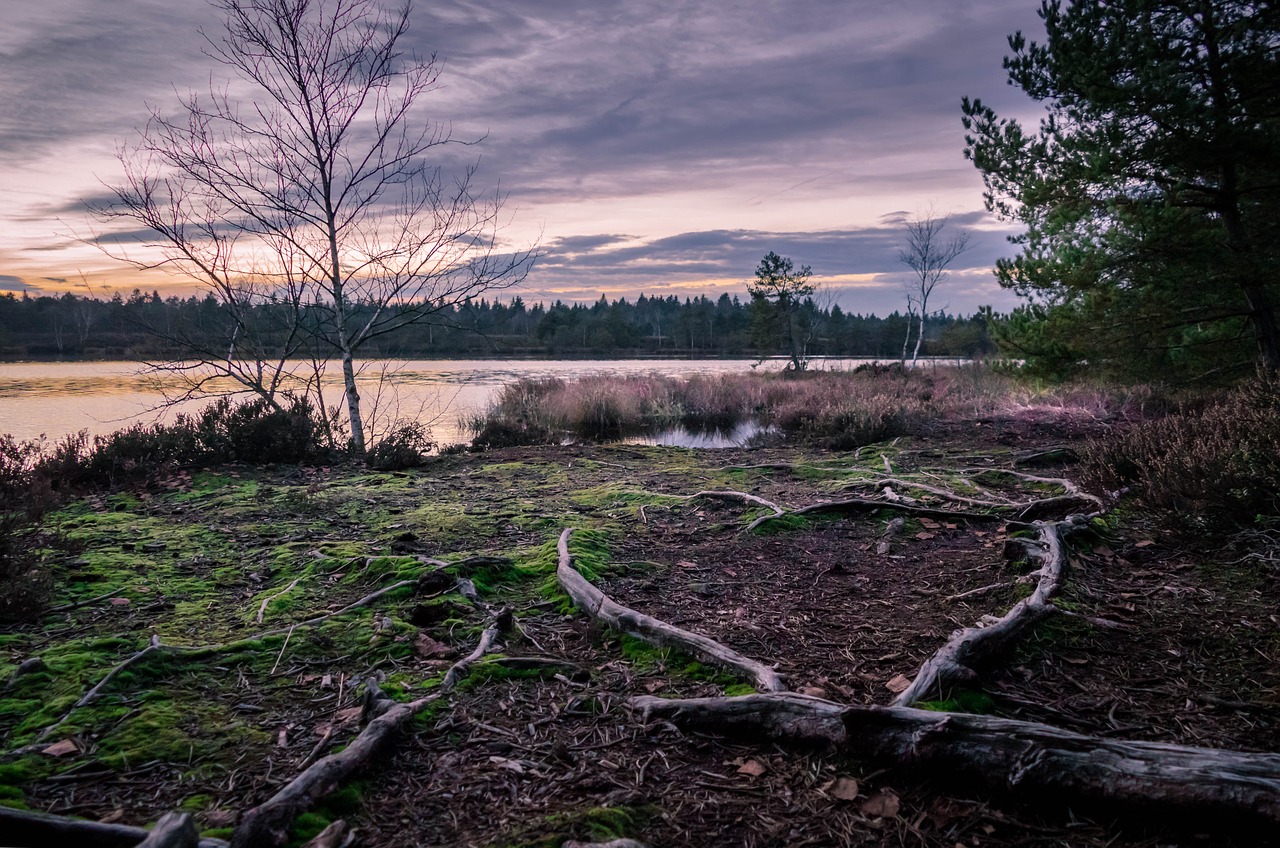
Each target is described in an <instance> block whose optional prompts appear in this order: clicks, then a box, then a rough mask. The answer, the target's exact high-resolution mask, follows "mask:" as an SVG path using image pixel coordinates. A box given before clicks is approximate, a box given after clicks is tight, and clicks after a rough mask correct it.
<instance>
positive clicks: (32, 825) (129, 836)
mask: <svg viewBox="0 0 1280 848" xmlns="http://www.w3.org/2000/svg"><path fill="white" fill-rule="evenodd" d="M169 815H173V814H172V813H170V814H169ZM187 819H188V821H189V820H190V817H189V816H187ZM161 821H164V819H163V818H162V819H161ZM171 821H172V820H171ZM179 824H180V822H179ZM158 828H159V825H157V829H158ZM0 833H3V834H4V836H3V842H4V844H5V845H13V846H30V848H44V846H46V845H74V846H77V848H134V846H139V845H142V844H143V841H144V840H146V839H147V838H148V837H149V836H150V835H151V834H153V833H155V831H154V830H152V831H148V830H146V829H144V828H141V827H130V826H129V825H123V824H103V823H101V822H92V821H85V820H83V819H72V818H66V817H63V816H55V815H52V814H50V813H37V812H32V811H31V810H15V809H13V808H11V807H4V806H0ZM192 833H193V834H194V829H193V830H192ZM146 844H147V845H148V846H149V848H151V846H154V845H157V844H179V845H184V844H190V845H198V846H200V848H227V843H226V842H223V841H222V840H221V839H199V840H198V841H193V842H190V843H181V842H180V843H153V842H148V843H146Z"/></svg>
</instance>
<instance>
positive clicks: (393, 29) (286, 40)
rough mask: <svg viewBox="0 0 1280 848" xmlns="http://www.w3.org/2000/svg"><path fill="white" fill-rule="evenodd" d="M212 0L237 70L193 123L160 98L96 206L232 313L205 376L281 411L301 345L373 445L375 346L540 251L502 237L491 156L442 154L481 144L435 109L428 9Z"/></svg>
mask: <svg viewBox="0 0 1280 848" xmlns="http://www.w3.org/2000/svg"><path fill="white" fill-rule="evenodd" d="M210 2H211V3H212V5H213V6H215V7H216V8H218V9H219V10H220V11H221V12H222V13H223V15H224V21H223V31H222V32H221V33H218V34H217V37H214V36H211V35H209V34H206V33H202V34H203V35H204V36H205V39H206V42H207V47H206V49H205V53H206V55H208V56H210V57H211V58H213V59H214V60H216V61H217V62H219V63H220V64H222V65H223V66H225V67H226V68H227V69H229V70H230V71H231V73H232V75H233V77H234V81H233V82H229V83H227V84H226V85H225V86H224V87H221V88H218V87H216V86H213V85H211V86H210V90H209V92H208V93H207V94H204V93H200V94H197V93H195V92H192V93H190V94H188V95H187V96H185V97H182V98H180V109H179V110H178V114H177V116H172V115H169V114H166V113H165V112H163V111H161V110H160V109H157V108H154V107H153V108H152V110H151V116H150V120H149V121H148V123H147V124H146V126H145V128H144V129H142V130H141V131H140V135H139V139H138V140H137V142H136V143H135V144H133V145H131V146H128V147H126V148H123V149H122V150H121V153H120V159H121V162H122V163H123V165H124V174H125V178H124V182H123V184H122V185H120V186H117V187H113V189H112V191H113V194H114V197H113V200H112V201H111V202H110V203H108V204H106V205H104V206H101V207H98V208H97V209H96V210H95V211H96V212H97V213H98V214H99V216H100V218H101V219H104V220H106V221H109V222H110V221H115V222H119V221H127V222H131V223H133V224H134V225H135V226H139V227H140V229H139V230H138V231H137V232H135V233H133V234H131V235H132V237H133V238H135V239H136V240H138V241H139V242H140V243H141V244H142V245H143V246H145V247H146V248H150V250H141V251H138V250H131V251H125V250H123V249H121V248H120V247H119V246H115V247H109V248H108V249H109V251H110V252H112V254H113V255H116V256H118V257H119V258H122V259H124V260H125V261H129V262H132V263H133V264H134V265H135V266H137V267H140V268H150V267H164V268H167V269H169V270H171V271H173V272H175V273H177V274H179V275H182V276H184V277H187V278H190V279H193V280H196V281H197V282H199V283H200V284H201V285H202V286H204V287H205V288H206V289H207V290H208V291H210V292H211V293H213V294H214V296H216V297H217V298H218V300H219V301H220V302H221V304H222V305H223V307H224V308H225V312H226V316H227V322H226V326H225V328H224V329H225V333H223V334H222V335H221V336H220V339H221V340H220V342H217V343H215V342H214V341H213V339H212V338H210V337H205V338H202V339H201V340H200V341H199V342H197V341H195V340H188V341H189V342H190V344H188V347H187V349H188V350H189V351H191V361H190V362H188V363H186V364H184V365H183V366H180V367H182V368H187V369H190V371H191V373H193V374H199V375H200V376H199V377H198V378H193V381H192V386H193V387H195V388H198V387H200V386H201V383H202V381H203V380H205V379H206V378H207V377H206V375H208V374H209V373H211V372H212V373H214V374H216V375H217V376H219V377H229V378H231V379H232V380H234V381H235V382H236V384H237V385H238V386H240V387H242V388H243V389H244V390H246V391H250V392H252V393H255V394H257V395H258V396H260V397H263V398H265V399H266V400H268V401H269V402H271V403H272V404H276V403H277V401H276V397H277V395H278V393H279V392H280V391H282V386H284V385H285V384H286V383H287V379H288V376H289V374H288V372H289V367H290V366H289V359H290V358H292V357H295V356H303V355H311V356H319V357H320V358H321V359H323V360H325V361H328V360H331V359H333V358H337V359H339V360H340V361H341V368H342V382H343V387H344V394H345V401H346V404H345V406H346V417H347V420H348V424H349V426H350V434H351V443H352V446H353V448H354V450H355V452H356V453H358V454H362V453H364V451H365V447H366V431H365V421H364V419H363V418H362V409H361V400H360V394H359V391H358V388H357V385H356V367H355V364H354V363H355V359H356V358H357V355H358V354H359V352H360V350H361V348H362V347H363V346H364V345H365V344H366V343H368V342H369V341H370V340H371V339H375V338H377V337H379V336H382V335H384V334H386V333H389V332H392V331H394V330H396V329H398V328H401V327H404V326H406V325H408V324H412V323H417V322H422V321H426V320H430V319H431V316H432V315H434V314H436V313H438V312H440V311H441V310H443V309H446V308H448V307H450V306H452V305H453V304H456V303H459V302H462V301H464V300H465V299H466V298H468V297H473V296H476V295H478V294H479V293H481V292H484V291H486V290H490V289H494V288H503V287H506V286H509V285H512V284H514V283H516V282H518V281H520V280H521V279H523V277H524V275H525V274H526V273H527V272H528V269H529V267H530V265H531V263H532V260H533V251H532V250H531V249H529V250H514V251H509V250H506V249H504V248H503V247H502V246H501V244H500V242H499V237H498V234H499V231H500V230H501V225H502V224H503V223H504V221H503V219H502V202H501V197H500V196H497V195H495V196H493V197H492V198H490V199H481V198H480V197H479V196H478V195H477V192H476V189H475V188H474V186H473V180H474V177H475V165H474V164H473V165H470V166H467V167H464V168H463V170H462V172H461V173H458V174H455V175H452V176H449V175H446V174H445V172H444V171H443V169H442V167H441V166H440V165H439V164H438V163H433V162H432V161H431V159H430V157H431V156H433V155H439V154H441V153H443V151H442V150H440V148H442V147H444V146H446V145H458V144H471V143H474V142H468V141H460V140H458V139H455V138H454V137H453V136H452V132H451V130H450V129H449V127H448V126H447V125H445V124H442V123H439V122H436V121H428V120H426V119H425V118H424V116H423V115H422V107H423V105H424V104H423V102H422V101H423V100H424V98H425V96H426V95H427V94H429V93H430V92H432V91H433V90H434V89H435V88H436V85H437V81H438V79H439V75H440V64H439V63H438V62H437V60H436V58H435V57H434V56H431V57H429V58H426V59H422V58H419V57H417V56H415V55H413V54H411V53H408V52H406V51H405V50H404V49H403V48H402V47H401V43H402V41H403V38H404V35H405V33H406V32H407V30H408V28H409V16H410V6H409V4H408V3H406V4H405V5H404V6H403V7H402V8H400V9H399V10H397V11H394V12H389V11H387V10H385V9H383V8H382V7H381V6H380V5H378V3H377V2H375V0H210ZM245 92H252V93H251V94H246V93H245ZM156 256H159V257H160V258H159V259H157V258H155V257H156Z"/></svg>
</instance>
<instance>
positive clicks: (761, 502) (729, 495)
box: [689, 492, 787, 532]
mask: <svg viewBox="0 0 1280 848" xmlns="http://www.w3.org/2000/svg"><path fill="white" fill-rule="evenodd" d="M695 498H708V499H712V500H720V501H743V502H744V503H749V504H755V505H756V506H762V507H764V508H765V509H769V510H773V515H767V516H764V517H763V518H757V519H756V520H755V521H753V522H752V523H751V524H750V525H748V527H747V530H754V529H755V528H756V526H757V525H758V524H760V523H761V522H762V521H769V520H772V519H774V518H780V517H782V516H783V515H785V514H786V512H787V511H786V510H785V509H783V508H782V507H780V506H778V505H777V504H776V503H774V502H773V501H767V500H765V499H764V498H762V497H758V496H756V495H749V494H747V493H746V492H695V493H694V494H692V495H689V499H690V500H693V499H695ZM744 532H745V531H744Z"/></svg>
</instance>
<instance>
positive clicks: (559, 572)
mask: <svg viewBox="0 0 1280 848" xmlns="http://www.w3.org/2000/svg"><path fill="white" fill-rule="evenodd" d="M572 533H573V530H572V529H571V528H566V529H565V531H564V532H563V533H561V534H560V542H559V551H560V561H559V564H558V565H557V566H556V580H557V581H558V582H559V584H560V588H562V589H564V591H565V593H566V594H568V595H569V597H570V598H571V599H572V600H573V602H574V604H575V605H577V607H578V608H579V609H581V610H582V611H584V612H585V613H586V614H587V615H588V616H590V617H591V618H593V619H595V620H597V621H601V622H604V623H605V624H607V625H609V626H610V627H612V628H613V629H614V630H619V631H621V632H623V633H626V634H627V635H629V636H634V637H635V638H637V639H643V640H644V641H646V642H648V643H650V644H652V645H665V646H670V647H675V648H680V649H681V650H684V651H688V652H689V653H692V654H696V655H697V656H700V657H702V658H704V659H706V660H707V661H708V662H712V663H715V664H716V665H719V666H721V667H723V668H727V669H730V670H731V671H735V672H737V673H739V674H741V675H743V676H745V677H748V678H750V679H752V680H753V681H755V686H756V688H757V689H759V690H761V691H762V692H781V691H783V690H785V689H786V686H785V685H784V684H783V682H782V678H780V677H779V676H778V674H777V672H775V671H774V670H773V669H771V668H769V667H768V666H766V665H764V664H762V663H759V662H757V661H755V660H753V659H750V658H748V657H744V656H742V655H741V654H739V653H737V652H736V651H734V650H732V649H730V648H727V647H725V646H724V645H721V644H720V643H719V642H716V641H714V640H713V639H708V638H707V637H706V636H702V635H700V634H698V633H691V632H689V631H688V630H682V629H681V628H679V627H675V626H674V625H671V624H667V623H666V622H665V621H659V620H658V619H656V618H653V617H652V616H648V615H645V614H644V613H641V612H636V611H635V610H633V609H630V608H628V607H624V606H621V605H619V604H617V603H615V602H614V601H613V600H612V599H611V598H610V597H609V596H608V595H606V594H605V593H604V592H601V591H600V590H599V589H597V588H596V587H595V586H593V585H592V584H591V582H590V581H588V580H587V579H586V578H585V577H583V576H582V575H581V574H579V573H578V571H577V569H575V568H574V567H573V558H572V557H571V556H570V554H569V536H570V534H572Z"/></svg>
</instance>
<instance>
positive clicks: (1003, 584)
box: [943, 580, 1018, 604]
mask: <svg viewBox="0 0 1280 848" xmlns="http://www.w3.org/2000/svg"><path fill="white" fill-rule="evenodd" d="M1016 585H1018V581H1016V580H1001V581H1000V582H999V583H992V584H990V585H988V586H979V587H978V588H977V589H970V590H969V591H967V592H960V593H959V594H955V595H947V596H946V597H945V598H943V600H944V601H946V602H947V603H949V604H953V603H955V602H956V601H962V600H964V599H965V598H978V597H981V596H983V595H986V594H988V593H990V592H994V591H995V590H996V589H1008V588H1010V587H1012V586H1016Z"/></svg>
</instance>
